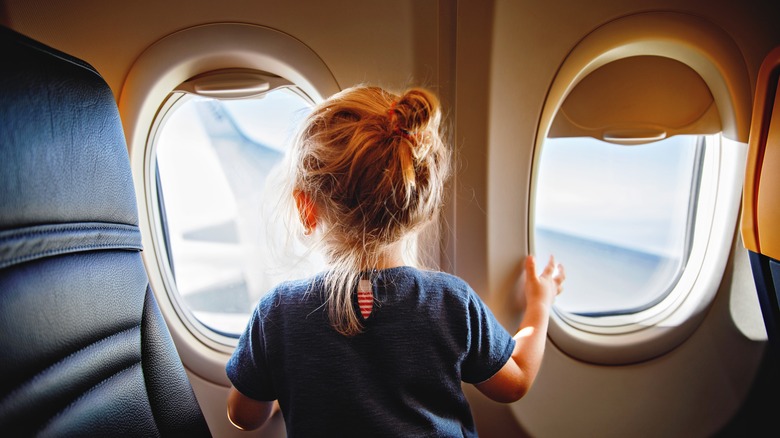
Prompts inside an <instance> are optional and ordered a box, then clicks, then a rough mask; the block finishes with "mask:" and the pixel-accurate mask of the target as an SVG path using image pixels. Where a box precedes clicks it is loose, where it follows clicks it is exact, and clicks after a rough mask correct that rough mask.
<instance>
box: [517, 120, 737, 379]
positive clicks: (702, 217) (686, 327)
mask: <svg viewBox="0 0 780 438" xmlns="http://www.w3.org/2000/svg"><path fill="white" fill-rule="evenodd" d="M712 139H713V141H714V142H717V143H720V144H715V145H714V146H715V147H712V146H708V147H707V148H706V151H705V156H704V160H703V163H702V169H701V172H702V174H701V183H700V190H699V194H698V201H697V204H698V205H697V206H696V213H695V225H694V232H693V236H692V242H691V248H690V254H689V257H688V261H687V263H686V264H685V267H684V268H683V271H682V273H681V275H680V277H679V279H678V281H677V283H676V285H675V286H674V287H673V288H672V290H671V291H670V292H669V294H668V295H667V296H666V297H665V298H664V299H662V300H661V301H660V302H659V303H657V304H655V305H653V306H651V307H649V308H647V309H645V310H642V311H639V312H636V313H632V314H625V315H611V316H600V317H590V316H581V315H574V314H571V313H567V312H562V311H560V310H558V309H555V308H554V311H553V312H552V320H551V324H550V329H549V334H550V338H551V339H552V340H553V342H555V343H556V345H558V346H559V347H560V348H562V349H563V350H564V351H566V352H568V353H569V354H572V355H574V356H575V357H578V358H583V359H586V360H589V361H593V362H605V361H606V362H610V363H624V362H632V361H634V360H638V358H642V357H644V356H646V355H648V354H651V355H655V354H658V353H659V352H660V351H661V350H666V349H671V348H673V347H674V346H676V345H678V344H679V343H680V342H682V341H683V340H684V339H685V338H687V337H688V336H689V335H690V334H691V333H692V332H693V330H694V329H695V328H696V327H697V326H698V324H699V323H700V322H701V320H702V319H703V317H704V314H705V310H706V308H707V307H708V306H709V304H710V303H711V302H712V299H713V298H714V297H715V293H716V292H717V289H718V286H719V285H720V279H721V278H722V275H723V271H724V269H725V263H726V261H727V259H728V255H729V253H730V250H731V247H732V245H731V242H732V239H733V237H734V229H735V228H734V227H735V225H736V220H737V216H738V213H737V212H738V211H739V205H740V200H741V192H742V178H743V175H744V170H743V169H744V165H745V160H746V152H747V149H746V145H745V144H744V143H739V142H734V141H731V140H728V139H726V138H723V137H722V136H720V135H715V136H712ZM533 190H535V188H533ZM532 246H533V243H532ZM648 343H651V344H655V345H656V348H652V349H651V350H650V351H648V350H647V344H648ZM659 349H660V350H659ZM651 352H652V353H651Z"/></svg>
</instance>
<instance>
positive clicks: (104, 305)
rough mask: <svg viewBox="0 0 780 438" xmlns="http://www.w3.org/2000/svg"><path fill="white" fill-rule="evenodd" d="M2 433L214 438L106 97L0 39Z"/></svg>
mask: <svg viewBox="0 0 780 438" xmlns="http://www.w3.org/2000/svg"><path fill="white" fill-rule="evenodd" d="M0 53H2V56H3V66H2V67H0V375H2V376H3V377H2V379H0V431H2V434H4V435H5V434H7V436H27V435H39V436H74V435H78V436H105V437H109V436H110V437H115V436H150V437H151V436H188V437H190V436H193V437H194V436H210V433H209V430H208V426H207V425H206V422H205V420H204V417H203V414H202V412H201V410H200V407H199V405H198V403H197V400H196V399H195V394H194V393H193V390H192V387H191V385H190V383H189V380H188V378H187V375H186V373H185V370H184V367H183V366H182V364H181V361H180V359H179V356H178V354H177V351H176V348H175V346H174V344H173V341H172V339H171V336H170V333H169V332H168V329H167V326H166V324H165V321H164V320H163V317H162V315H161V313H160V311H159V309H158V307H157V303H156V301H155V297H154V294H153V293H152V290H151V288H150V286H149V281H148V278H147V275H146V271H145V269H144V265H143V263H142V260H141V255H140V251H141V235H140V231H139V228H138V213H137V209H136V203H135V202H136V201H135V194H134V189H133V182H132V178H131V174H130V167H129V159H128V154H127V148H126V144H125V140H124V133H123V131H122V126H121V122H120V118H119V113H118V110H117V106H116V103H115V100H114V97H113V95H112V93H111V90H110V89H109V87H108V85H107V84H106V83H105V81H104V80H103V79H102V77H101V76H100V75H99V74H98V73H97V72H96V71H95V70H94V69H93V68H92V67H91V66H90V65H89V64H87V63H85V62H83V61H81V60H78V59H76V58H73V57H71V56H68V55H66V54H63V53H61V52H58V51H56V50H54V49H52V48H50V47H47V46H44V45H42V44H40V43H37V42H35V41H33V40H31V39H29V38H26V37H24V36H22V35H20V34H18V33H16V32H14V31H11V30H9V29H7V28H2V27H0Z"/></svg>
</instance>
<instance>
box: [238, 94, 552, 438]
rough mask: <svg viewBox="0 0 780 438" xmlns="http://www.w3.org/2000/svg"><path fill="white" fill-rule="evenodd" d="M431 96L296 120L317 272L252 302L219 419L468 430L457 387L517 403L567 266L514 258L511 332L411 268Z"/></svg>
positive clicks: (295, 429) (435, 130)
mask: <svg viewBox="0 0 780 438" xmlns="http://www.w3.org/2000/svg"><path fill="white" fill-rule="evenodd" d="M440 117H441V116H440V109H439V102H438V100H437V99H436V97H435V96H434V95H433V94H431V93H430V92H428V91H427V90H424V89H411V90H408V91H407V92H406V93H404V94H403V95H402V96H396V95H394V94H391V93H389V92H387V91H384V90H382V89H380V88H375V87H356V88H351V89H347V90H344V91H342V92H340V93H338V94H336V95H334V96H333V97H331V98H330V99H328V100H327V101H325V102H324V103H322V104H321V105H319V106H317V107H316V108H315V109H314V111H313V112H312V113H311V115H310V116H309V117H308V119H307V120H306V122H305V124H304V128H303V130H302V131H301V133H300V135H299V138H298V139H297V141H296V143H295V145H294V146H293V149H292V155H291V158H292V173H293V175H292V178H291V181H292V190H291V192H292V193H291V195H290V196H291V197H292V198H293V199H294V200H295V205H296V206H297V211H298V214H299V218H300V222H301V224H302V225H303V229H304V234H306V235H312V234H314V233H316V235H317V236H318V238H319V239H320V241H321V242H322V248H323V250H324V253H325V256H326V259H327V261H328V262H329V268H328V270H327V272H325V273H322V274H319V275H316V276H314V277H313V278H310V279H307V280H299V281H290V282H285V283H282V284H280V285H278V286H277V287H276V288H274V289H273V290H272V291H271V292H270V293H269V294H267V295H266V296H265V297H263V298H262V299H261V300H260V303H259V304H258V305H257V307H256V308H255V311H254V313H253V315H252V317H251V319H250V321H249V324H248V327H247V329H246V331H245V332H244V334H243V335H242V336H241V339H240V340H239V343H238V347H237V348H236V350H235V353H234V354H233V356H232V357H231V358H230V361H229V362H228V364H227V374H228V377H229V378H230V380H231V382H232V383H233V388H231V390H230V394H229V396H228V417H229V418H230V420H231V422H232V423H233V424H234V425H236V427H238V428H240V429H245V430H247V429H255V428H257V427H260V426H261V425H262V424H263V423H264V422H265V421H266V419H267V418H268V417H269V416H270V414H271V412H272V406H273V401H274V400H278V402H279V405H280V406H281V409H282V412H283V415H284V420H285V423H286V427H287V434H288V436H291V437H292V436H339V437H344V436H371V437H376V436H476V434H477V433H476V428H475V425H474V421H473V418H472V416H471V412H470V409H469V405H468V402H467V400H466V398H465V396H464V394H463V391H462V388H461V382H467V383H472V384H474V385H475V386H476V387H477V388H478V389H479V390H480V391H481V392H482V393H484V394H485V395H487V396H488V397H490V398H491V399H493V400H496V401H499V402H512V401H515V400H518V399H519V398H520V397H522V396H523V395H524V394H525V393H526V392H527V391H528V389H529V388H530V386H531V384H532V383H533V381H534V379H535V377H536V374H537V371H538V369H539V366H540V363H541V360H542V355H543V353H544V345H545V338H546V333H547V322H548V318H549V312H550V307H551V306H552V302H553V299H554V298H555V296H556V295H557V294H558V293H559V292H560V291H561V289H562V283H563V280H564V274H563V268H562V266H560V265H558V266H557V267H556V265H555V261H554V260H553V258H552V257H551V258H550V261H549V263H548V264H547V266H546V267H545V268H544V270H543V272H542V274H541V275H539V276H537V275H536V266H535V261H534V258H533V257H531V256H529V257H527V259H526V262H525V271H526V281H525V295H526V300H527V306H526V310H525V316H524V318H523V322H522V324H521V326H520V330H519V331H518V333H517V334H516V335H515V336H514V338H513V337H512V336H511V335H510V334H509V333H508V332H507V331H506V330H505V329H504V328H503V327H502V326H501V325H500V324H499V323H498V322H497V321H496V319H495V317H494V316H493V314H492V313H491V312H490V310H489V309H488V308H487V306H486V305H485V304H484V303H483V302H482V301H481V300H480V298H479V297H478V296H477V294H476V293H475V292H474V291H473V290H472V289H471V288H470V287H469V286H468V285H467V284H466V283H465V282H464V281H463V280H461V279H459V278H457V277H455V276H452V275H449V274H446V273H442V272H434V271H424V270H420V269H417V268H414V267H411V266H408V265H407V264H406V263H405V261H404V257H403V245H402V242H403V240H404V239H405V238H406V237H408V236H410V235H413V233H414V232H416V231H417V230H419V228H420V227H421V226H423V225H425V224H426V223H429V222H430V221H433V220H435V219H436V218H437V216H438V213H439V210H440V207H441V204H442V197H443V192H444V183H445V180H446V178H447V175H448V173H449V163H450V156H449V152H448V149H447V147H446V146H445V145H444V144H443V143H442V141H441V138H440V136H439V123H440Z"/></svg>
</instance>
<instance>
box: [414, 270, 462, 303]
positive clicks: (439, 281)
mask: <svg viewBox="0 0 780 438" xmlns="http://www.w3.org/2000/svg"><path fill="white" fill-rule="evenodd" d="M406 272H409V273H411V274H412V275H415V276H417V277H418V278H419V281H421V282H423V283H424V284H426V285H428V286H433V287H434V288H436V289H439V290H441V291H447V292H448V293H450V294H456V295H460V296H463V297H467V296H468V295H469V294H470V293H471V292H472V289H471V286H470V285H469V284H468V283H467V282H466V281H465V280H463V279H462V278H460V277H458V276H456V275H453V274H450V273H447V272H443V271H437V270H427V269H418V268H408V271H406Z"/></svg>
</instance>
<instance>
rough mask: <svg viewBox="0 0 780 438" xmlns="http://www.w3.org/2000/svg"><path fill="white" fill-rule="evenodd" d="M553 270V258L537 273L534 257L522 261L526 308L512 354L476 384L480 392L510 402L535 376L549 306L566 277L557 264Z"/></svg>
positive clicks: (540, 360) (525, 390) (528, 386)
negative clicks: (495, 370)
mask: <svg viewBox="0 0 780 438" xmlns="http://www.w3.org/2000/svg"><path fill="white" fill-rule="evenodd" d="M555 271H556V266H555V260H554V259H553V257H550V261H549V262H548V263H547V266H545V268H544V271H542V274H541V275H539V276H537V275H536V261H535V260H534V257H533V256H528V257H527V258H526V260H525V275H526V278H525V297H526V309H525V315H524V316H523V321H522V322H521V324H520V329H519V330H518V332H517V334H516V335H515V336H514V338H515V349H514V351H513V352H512V357H511V358H510V360H508V361H507V363H506V364H505V365H504V366H503V367H502V368H501V369H500V370H499V371H498V372H497V373H496V374H495V375H494V376H493V377H491V378H490V379H488V380H486V381H485V382H482V383H480V384H477V385H476V387H477V389H479V391H480V392H482V393H483V394H485V395H486V396H488V397H490V398H491V399H493V400H495V401H498V402H502V403H511V402H514V401H517V400H519V399H520V398H521V397H523V396H524V395H525V394H526V393H527V392H528V390H529V389H530V388H531V385H532V384H533V382H534V380H535V379H536V375H537V373H538V372H539V367H540V366H541V363H542V357H543V356H544V346H545V342H546V338H547V324H548V322H549V319H550V308H551V307H552V303H553V300H554V299H555V296H556V295H558V293H560V291H561V290H562V284H563V280H564V279H565V278H566V276H565V274H564V272H563V266H561V265H558V272H555Z"/></svg>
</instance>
